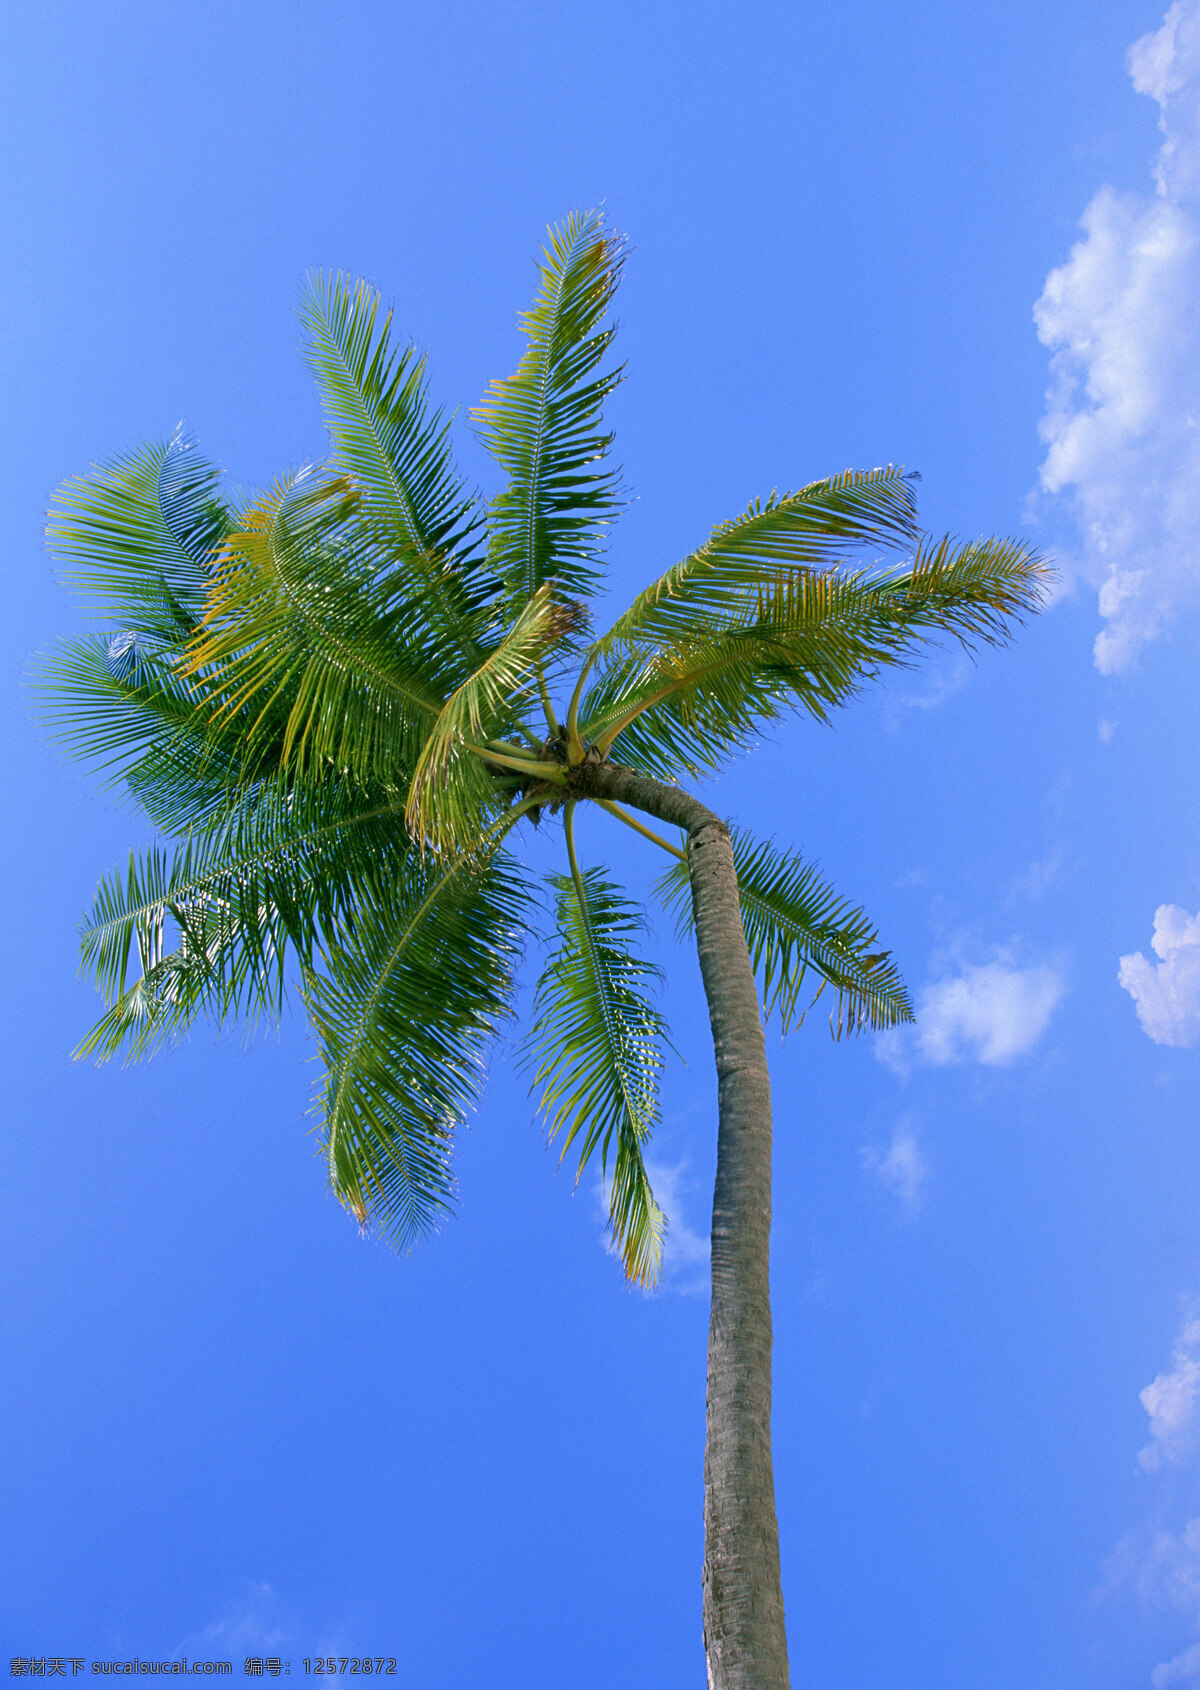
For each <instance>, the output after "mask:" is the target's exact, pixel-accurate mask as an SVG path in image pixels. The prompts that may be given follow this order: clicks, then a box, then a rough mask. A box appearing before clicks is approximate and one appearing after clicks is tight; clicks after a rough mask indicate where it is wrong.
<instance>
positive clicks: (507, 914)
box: [307, 851, 526, 1246]
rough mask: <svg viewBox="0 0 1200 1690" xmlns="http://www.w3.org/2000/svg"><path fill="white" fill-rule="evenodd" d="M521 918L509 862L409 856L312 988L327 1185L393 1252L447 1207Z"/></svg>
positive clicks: (506, 995) (519, 892)
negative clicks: (456, 1142)
mask: <svg viewBox="0 0 1200 1690" xmlns="http://www.w3.org/2000/svg"><path fill="white" fill-rule="evenodd" d="M525 910H526V901H525V893H524V889H523V887H522V885H521V881H520V879H519V877H518V875H517V874H516V873H515V872H514V865H512V864H511V863H510V862H509V861H508V859H507V858H505V857H503V856H500V857H496V856H494V855H493V856H492V857H491V858H490V859H489V856H488V854H487V852H486V851H481V852H475V853H463V854H461V855H459V856H457V857H450V856H448V855H441V856H431V855H427V856H424V857H422V856H420V855H419V854H418V853H416V852H414V853H413V854H412V855H411V856H410V857H409V858H408V859H407V860H406V862H405V865H404V870H403V872H402V873H400V874H398V875H397V876H395V878H394V880H393V881H392V884H391V885H390V887H387V888H381V889H380V894H379V896H378V898H377V899H376V900H375V901H374V902H373V903H372V904H371V905H370V906H369V908H367V909H366V910H365V911H364V912H363V913H362V915H361V916H360V918H359V919H358V921H357V922H356V923H355V926H354V929H353V931H352V932H351V933H349V934H348V935H347V936H346V938H345V939H344V941H343V942H342V943H341V944H339V945H337V946H335V947H334V948H333V949H331V951H330V952H329V954H328V956H327V958H326V963H325V968H324V969H323V970H322V971H321V972H319V973H315V974H313V975H312V976H310V978H309V980H308V983H307V999H308V1008H309V1013H310V1015H311V1017H312V1020H313V1024H314V1026H315V1028H316V1031H317V1036H318V1039H319V1041H320V1046H321V1055H322V1058H323V1060H324V1062H325V1066H326V1069H327V1079H326V1082H325V1085H324V1090H323V1094H322V1096H321V1099H320V1102H319V1112H320V1113H321V1115H322V1117H323V1141H324V1154H325V1159H326V1163H327V1166H328V1170H329V1181H330V1185H331V1187H332V1189H333V1190H334V1192H335V1193H336V1195H337V1196H338V1198H339V1199H340V1201H341V1202H342V1203H343V1204H344V1205H345V1206H346V1207H347V1208H348V1209H349V1210H350V1211H351V1212H352V1213H353V1214H354V1215H355V1216H356V1218H357V1219H358V1221H359V1223H360V1225H363V1226H365V1225H367V1223H368V1222H374V1224H375V1225H376V1227H377V1228H378V1229H379V1231H380V1232H381V1233H383V1234H384V1235H385V1236H387V1237H389V1238H391V1239H392V1240H393V1242H395V1243H396V1244H398V1245H401V1246H407V1245H410V1244H412V1243H413V1242H414V1241H415V1240H416V1238H417V1237H419V1236H420V1234H421V1233H423V1232H427V1231H429V1230H430V1229H431V1228H432V1227H433V1226H435V1225H436V1223H437V1221H438V1220H439V1218H440V1217H441V1216H442V1215H444V1214H446V1213H448V1212H449V1210H450V1207H451V1198H452V1196H453V1191H454V1181H453V1174H452V1170H451V1161H450V1157H451V1145H452V1138H453V1134H454V1130H455V1128H456V1127H458V1126H460V1125H461V1124H462V1122H463V1121H464V1119H465V1118H466V1115H467V1113H468V1111H469V1110H470V1108H471V1106H472V1104H473V1103H474V1100H475V1098H476V1096H477V1094H478V1091H479V1087H480V1084H481V1082H482V1079H483V1055H484V1052H485V1050H486V1048H487V1045H488V1043H489V1042H490V1040H491V1039H492V1037H493V1035H494V1033H495V1030H496V1028H497V1026H498V1024H499V1022H500V1021H501V1019H502V1018H503V1017H504V1016H505V1015H506V1014H507V1012H508V1006H509V1000H510V997H511V991H512V971H513V967H514V965H515V961H516V957H517V953H518V949H519V945H520V940H521V936H522V933H523V931H524V924H525Z"/></svg>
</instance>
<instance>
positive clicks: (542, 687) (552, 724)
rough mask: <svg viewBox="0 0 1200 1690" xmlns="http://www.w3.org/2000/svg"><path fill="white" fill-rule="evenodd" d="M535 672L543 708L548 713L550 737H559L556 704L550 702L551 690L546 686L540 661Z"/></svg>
mask: <svg viewBox="0 0 1200 1690" xmlns="http://www.w3.org/2000/svg"><path fill="white" fill-rule="evenodd" d="M534 673H535V674H536V675H537V684H538V694H539V696H540V698H541V700H542V709H543V710H544V711H545V713H546V726H547V727H548V728H549V729H550V738H551V739H557V738H558V717H557V716H556V715H555V714H554V706H553V704H551V702H550V692H549V689H548V688H547V686H546V677H545V675H543V673H542V666H541V664H540V663H539V664H538V666H537V668H536V669H535V671H534Z"/></svg>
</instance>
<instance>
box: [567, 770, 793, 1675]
mask: <svg viewBox="0 0 1200 1690" xmlns="http://www.w3.org/2000/svg"><path fill="white" fill-rule="evenodd" d="M586 780H587V785H586V788H585V790H587V791H589V792H590V794H591V795H593V796H595V797H597V798H608V799H611V800H613V801H615V802H618V803H624V804H627V805H629V806H630V807H631V808H634V809H638V810H642V811H644V812H645V813H646V814H648V815H651V816H655V817H657V819H658V820H660V821H664V822H670V823H674V824H675V825H676V826H678V827H682V828H683V829H684V830H685V832H686V834H687V854H688V869H689V873H690V877H691V885H692V909H693V912H694V915H695V924H696V946H697V949H698V951H699V955H700V972H701V975H702V977H703V980H704V990H705V994H706V996H707V998H708V1011H709V1016H710V1019H711V1021H712V1031H713V1046H714V1050H715V1053H716V1059H717V1086H718V1093H717V1095H718V1110H719V1120H718V1132H717V1179H716V1189H715V1191H714V1193H713V1220H712V1315H711V1318H710V1322H709V1329H708V1415H707V1436H706V1441H705V1451H704V1648H705V1656H706V1659H707V1662H708V1683H709V1690H788V1684H789V1677H788V1659H787V1637H786V1634H785V1631H784V1618H783V1592H782V1588H781V1585H780V1577H779V1527H778V1524H777V1522H776V1518H775V1479H774V1473H773V1470H772V1464H771V1295H770V1282H769V1251H770V1237H771V1082H770V1076H769V1075H768V1072H767V1052H766V1044H765V1041H764V1039H763V1028H762V1017H761V1014H760V1011H759V1003H758V993H757V991H756V989H755V985H754V971H753V969H752V967H751V964H750V955H749V952H748V951H747V949H746V939H745V935H744V933H743V930H742V922H741V915H740V913H739V909H738V888H737V873H736V870H735V869H734V863H733V847H732V844H731V842H730V838H729V830H728V828H727V827H726V826H725V823H724V822H723V821H721V820H720V818H719V817H718V816H715V815H713V813H712V811H711V810H707V809H706V808H705V807H704V805H703V804H701V803H700V802H699V801H698V800H697V799H695V798H693V797H691V796H690V795H689V794H688V793H686V792H682V791H681V790H680V789H679V788H678V787H675V786H667V785H664V784H663V783H662V782H659V781H654V780H648V779H646V778H645V777H644V776H642V775H639V774H636V773H634V772H633V771H632V770H630V769H623V768H620V767H618V766H617V765H615V764H607V763H606V764H600V765H598V766H596V765H593V766H592V767H591V768H589V769H588V771H587V777H586Z"/></svg>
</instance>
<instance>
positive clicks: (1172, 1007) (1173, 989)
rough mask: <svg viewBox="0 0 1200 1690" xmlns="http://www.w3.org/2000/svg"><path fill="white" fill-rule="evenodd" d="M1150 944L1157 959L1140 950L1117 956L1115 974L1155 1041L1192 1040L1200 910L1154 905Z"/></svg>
mask: <svg viewBox="0 0 1200 1690" xmlns="http://www.w3.org/2000/svg"><path fill="white" fill-rule="evenodd" d="M1150 945H1151V949H1152V950H1153V951H1154V954H1155V956H1157V957H1158V958H1160V960H1159V961H1158V962H1157V963H1154V962H1151V961H1150V959H1149V958H1148V957H1146V956H1144V955H1143V954H1142V952H1141V951H1136V952H1134V954H1133V955H1132V956H1123V957H1122V958H1121V966H1120V969H1119V970H1118V972H1117V979H1118V980H1119V981H1120V983H1121V985H1122V986H1124V988H1125V990H1126V991H1127V992H1128V993H1129V995H1130V997H1131V998H1132V999H1133V1001H1134V1003H1135V1005H1136V1006H1137V1013H1138V1020H1139V1021H1140V1022H1141V1024H1142V1026H1143V1028H1144V1029H1145V1031H1146V1032H1147V1033H1148V1034H1149V1035H1150V1037H1151V1038H1152V1039H1153V1040H1154V1042H1155V1044H1158V1045H1175V1046H1177V1047H1186V1046H1188V1045H1194V1044H1195V1043H1196V1041H1197V1040H1198V1039H1200V915H1189V914H1188V912H1187V911H1186V910H1184V909H1180V907H1179V905H1178V904H1160V905H1159V907H1158V908H1157V910H1155V912H1154V937H1153V938H1152V939H1151V941H1150Z"/></svg>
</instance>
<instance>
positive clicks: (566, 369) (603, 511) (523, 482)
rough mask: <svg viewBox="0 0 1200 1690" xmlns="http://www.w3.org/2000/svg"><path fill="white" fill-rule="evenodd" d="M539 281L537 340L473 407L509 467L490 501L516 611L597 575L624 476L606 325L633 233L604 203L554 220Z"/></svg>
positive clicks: (492, 550) (533, 316)
mask: <svg viewBox="0 0 1200 1690" xmlns="http://www.w3.org/2000/svg"><path fill="white" fill-rule="evenodd" d="M549 233H550V245H549V247H548V248H547V249H546V251H545V253H544V255H543V256H544V262H543V264H542V266H541V271H540V277H541V280H540V286H539V288H538V293H537V296H536V298H535V300H534V304H533V308H532V310H530V311H525V312H522V313H521V326H522V328H523V330H524V332H525V334H526V336H527V338H528V342H529V345H528V348H527V350H526V352H525V354H524V356H523V357H522V359H521V362H520V364H519V365H518V366H517V371H516V374H515V375H514V376H512V377H510V378H509V379H508V380H507V381H494V382H492V384H491V387H490V391H489V396H488V398H487V399H486V400H485V401H484V403H483V404H482V405H480V406H479V407H478V408H477V409H476V410H475V411H473V412H472V415H473V416H474V418H475V419H476V421H477V422H478V423H479V424H480V427H481V432H482V435H483V439H484V441H485V443H486V445H487V446H488V447H489V449H490V450H491V452H492V454H493V456H495V457H496V458H497V459H498V460H499V462H500V463H501V464H502V465H503V466H504V468H505V469H506V470H507V472H508V475H509V483H508V486H507V487H506V488H505V489H504V491H503V492H502V493H500V494H499V495H498V496H497V497H496V498H495V499H494V500H493V501H492V504H491V507H490V509H489V511H488V536H489V551H488V555H489V558H490V560H491V564H492V567H493V569H494V570H495V571H496V573H497V574H498V575H501V576H502V577H503V579H504V581H505V584H506V587H507V590H508V595H509V598H510V600H511V601H512V604H513V609H514V613H515V611H516V610H519V609H520V607H521V606H522V605H523V604H525V603H527V602H528V601H529V600H530V599H531V598H532V597H533V595H534V594H535V593H536V592H537V590H538V589H539V587H541V586H542V585H543V584H544V583H545V582H547V581H549V580H551V579H553V580H556V581H557V582H558V583H559V584H560V586H561V587H562V589H563V590H564V591H565V592H567V593H571V594H578V593H583V592H586V591H587V590H588V589H589V588H590V587H591V585H592V584H593V583H594V581H595V580H596V578H597V576H598V574H599V569H600V561H599V548H600V544H601V541H602V538H603V535H604V532H605V528H606V525H607V522H608V520H609V519H610V517H611V516H612V514H613V512H614V510H615V509H616V504H617V475H616V474H615V472H612V471H607V470H603V469H601V468H599V467H597V466H599V465H600V464H601V463H602V462H603V459H604V457H605V454H606V453H607V451H608V448H609V446H610V445H611V443H612V435H611V434H608V433H605V432H604V425H603V419H602V408H603V405H604V401H605V400H606V399H607V397H608V395H609V394H610V393H611V392H612V391H613V389H614V387H616V385H617V383H618V382H619V381H620V379H621V370H620V368H616V369H610V370H607V371H603V372H600V373H597V370H598V367H599V365H600V364H601V362H602V361H603V359H604V357H605V355H606V353H607V352H608V349H609V347H610V345H611V343H612V339H613V335H614V334H615V332H616V331H615V330H614V329H612V328H608V329H597V324H598V323H599V322H600V320H601V318H602V317H603V316H604V315H605V313H606V312H607V311H608V308H609V306H610V304H611V303H612V298H613V294H614V293H615V291H616V288H617V284H618V282H619V280H620V274H621V264H622V259H623V252H624V243H623V241H622V239H621V237H620V236H618V235H616V234H614V233H613V231H612V230H611V229H609V228H607V227H606V226H605V222H604V215H603V213H602V212H600V211H590V212H587V213H584V214H575V215H573V216H571V217H569V218H568V219H567V221H566V223H564V224H563V225H561V226H556V227H554V228H552V229H551V230H550V231H549Z"/></svg>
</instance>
